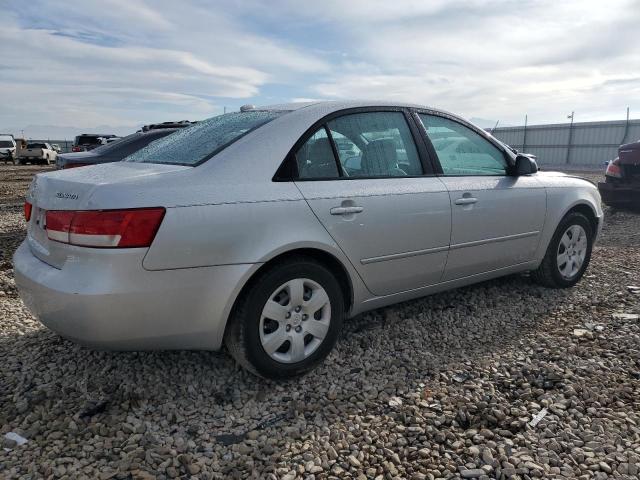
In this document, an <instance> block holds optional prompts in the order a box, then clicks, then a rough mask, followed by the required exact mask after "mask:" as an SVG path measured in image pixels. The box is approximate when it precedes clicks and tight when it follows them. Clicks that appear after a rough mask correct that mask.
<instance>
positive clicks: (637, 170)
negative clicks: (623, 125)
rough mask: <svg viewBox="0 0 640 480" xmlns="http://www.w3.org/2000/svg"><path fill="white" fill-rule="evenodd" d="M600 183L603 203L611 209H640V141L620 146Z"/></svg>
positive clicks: (599, 188) (599, 187)
mask: <svg viewBox="0 0 640 480" xmlns="http://www.w3.org/2000/svg"><path fill="white" fill-rule="evenodd" d="M604 175H605V177H604V178H605V181H604V182H600V183H598V190H600V196H601V197H602V201H603V202H604V203H605V204H606V205H609V206H610V207H634V208H640V140H638V141H637V142H634V143H627V144H625V145H620V147H619V148H618V157H617V158H616V159H614V160H611V161H610V162H609V163H608V164H607V169H606V171H605V173H604Z"/></svg>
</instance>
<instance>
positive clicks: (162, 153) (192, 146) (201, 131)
mask: <svg viewBox="0 0 640 480" xmlns="http://www.w3.org/2000/svg"><path fill="white" fill-rule="evenodd" d="M284 113H286V112H283V111H278V112H275V111H268V112H267V111H254V112H235V113H226V114H224V115H218V116H217V117H212V118H209V119H207V120H204V121H202V122H199V123H196V124H195V125H193V126H191V127H188V128H184V129H182V130H180V131H178V132H176V133H174V134H173V135H169V136H168V137H165V138H163V139H161V140H158V141H156V142H153V143H152V144H150V145H148V146H146V147H145V148H143V149H142V150H138V151H137V152H136V153H134V154H132V155H129V156H128V157H127V158H125V159H124V161H125V162H141V163H169V164H174V165H191V166H195V165H198V164H200V163H202V162H204V161H205V160H207V159H208V158H210V157H211V156H213V155H215V154H216V153H218V152H219V151H221V150H222V149H224V148H225V147H227V146H229V145H231V144H232V143H233V142H235V141H236V140H237V139H239V138H240V137H242V136H243V135H245V134H246V133H248V132H250V131H251V130H255V129H256V128H258V127H260V126H262V125H264V124H265V123H267V122H270V121H271V120H273V119H274V118H277V117H279V116H280V115H283V114H284Z"/></svg>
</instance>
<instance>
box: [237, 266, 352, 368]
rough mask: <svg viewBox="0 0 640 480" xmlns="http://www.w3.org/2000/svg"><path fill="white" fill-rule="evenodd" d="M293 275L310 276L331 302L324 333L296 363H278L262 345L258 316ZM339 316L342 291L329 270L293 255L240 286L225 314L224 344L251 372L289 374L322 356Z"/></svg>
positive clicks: (339, 324)
mask: <svg viewBox="0 0 640 480" xmlns="http://www.w3.org/2000/svg"><path fill="white" fill-rule="evenodd" d="M297 278H306V279H309V280H312V281H313V282H316V283H317V284H319V285H320V286H321V287H322V288H323V289H324V290H325V292H326V293H327V296H328V297H329V301H330V304H331V319H330V322H329V329H328V331H327V333H326V336H325V337H324V339H323V340H322V343H320V345H319V346H318V347H317V348H316V350H315V351H313V353H311V354H310V355H309V356H308V357H307V358H305V359H304V360H302V361H300V362H297V363H281V362H278V361H277V360H275V359H273V358H271V357H270V356H269V355H268V354H267V352H266V351H265V350H264V348H263V347H262V343H261V341H260V318H261V315H262V309H263V307H264V306H265V304H266V302H267V301H268V300H269V298H270V297H271V295H272V294H273V293H274V292H275V291H276V290H277V289H278V287H280V286H281V285H283V284H285V283H286V282H288V281H290V280H293V279H297ZM343 319H344V294H343V292H342V289H341V287H340V283H339V282H338V281H337V279H336V278H335V276H334V275H333V273H332V272H331V271H330V270H329V269H328V268H327V267H325V266H324V265H322V264H321V263H319V262H317V261H316V260H314V259H312V258H309V257H305V256H296V257H292V258H289V259H287V260H286V261H284V262H282V263H280V264H277V265H274V266H273V267H271V268H269V269H267V270H265V271H264V272H261V273H259V274H258V275H257V277H256V278H255V279H252V280H251V281H250V283H249V284H248V285H247V286H246V287H245V288H244V290H243V293H242V294H241V296H240V298H239V299H238V302H237V304H236V306H235V308H234V311H233V313H232V315H231V317H230V318H229V324H228V326H227V331H226V334H225V344H226V346H227V349H228V351H229V353H230V354H231V355H232V356H233V357H234V359H235V360H236V361H237V362H238V363H239V364H240V365H241V366H242V367H244V368H246V369H247V370H249V371H251V372H252V373H254V374H256V375H258V376H261V377H265V378H271V379H284V378H291V377H295V376H298V375H302V374H304V373H306V372H308V371H309V370H311V369H313V368H314V367H315V366H317V365H318V364H319V363H321V362H322V361H323V360H324V359H325V357H326V356H327V355H328V354H329V352H331V350H332V349H333V346H334V345H335V343H336V340H337V339H338V335H339V333H340V331H341V329H342V322H343Z"/></svg>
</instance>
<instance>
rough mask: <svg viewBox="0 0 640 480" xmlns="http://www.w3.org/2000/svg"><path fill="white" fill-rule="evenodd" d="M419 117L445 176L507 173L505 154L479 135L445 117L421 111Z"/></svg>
mask: <svg viewBox="0 0 640 480" xmlns="http://www.w3.org/2000/svg"><path fill="white" fill-rule="evenodd" d="M418 116H419V117H420V120H421V121H422V124H423V125H424V128H425V130H426V131H427V136H428V137H429V139H430V140H431V143H432V144H433V148H434V149H435V150H436V153H437V154H438V159H439V160H440V165H441V166H442V172H443V173H444V174H445V175H449V176H476V175H506V173H507V162H506V160H505V158H504V154H503V153H502V152H501V151H500V150H499V149H498V148H497V147H495V146H494V145H493V144H492V143H491V142H489V141H488V140H486V139H485V138H483V137H482V136H481V135H479V134H478V133H476V132H474V131H473V130H471V129H470V128H468V127H465V126H464V125H462V124H460V123H458V122H454V121H453V120H449V119H447V118H443V117H438V116H436V115H427V114H423V113H421V114H419V115H418Z"/></svg>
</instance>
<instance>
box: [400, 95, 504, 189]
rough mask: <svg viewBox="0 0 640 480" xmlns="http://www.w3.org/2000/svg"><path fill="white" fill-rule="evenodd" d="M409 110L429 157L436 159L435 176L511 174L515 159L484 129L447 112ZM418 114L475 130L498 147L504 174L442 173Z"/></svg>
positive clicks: (421, 109) (436, 154) (436, 155)
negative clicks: (502, 161) (502, 160)
mask: <svg viewBox="0 0 640 480" xmlns="http://www.w3.org/2000/svg"><path fill="white" fill-rule="evenodd" d="M410 110H411V114H412V117H413V119H414V121H415V122H416V124H417V125H418V127H419V130H420V135H421V136H422V137H423V141H424V142H425V144H426V145H427V149H428V150H429V153H430V158H434V159H435V161H436V168H435V170H436V171H437V172H438V173H437V176H439V177H510V176H513V173H512V172H513V168H514V166H515V160H514V157H513V156H512V154H511V152H508V151H507V150H506V149H505V147H504V145H502V144H501V143H499V142H498V141H497V140H496V139H494V138H492V137H491V136H487V133H486V132H485V131H484V130H482V129H480V128H478V127H476V126H475V125H474V124H472V123H470V122H467V121H466V120H464V119H463V118H460V117H457V116H455V115H451V114H448V113H446V112H440V111H437V110H431V109H428V108H411V109H410ZM420 114H423V115H431V116H433V117H441V118H444V119H446V120H450V121H452V122H454V123H458V124H460V125H462V126H463V127H467V128H468V129H469V130H471V131H472V132H475V133H477V134H478V135H480V137H482V138H483V139H485V140H486V141H487V142H489V143H490V144H491V145H493V146H494V147H496V149H498V151H499V152H500V153H502V157H503V158H504V160H505V162H506V164H507V166H506V169H505V173H504V175H446V174H445V173H444V170H443V169H442V164H441V163H440V157H439V156H438V152H437V151H436V149H435V147H434V146H433V143H432V142H431V139H430V138H429V135H428V134H427V130H426V128H425V126H424V123H422V120H421V119H420Z"/></svg>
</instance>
